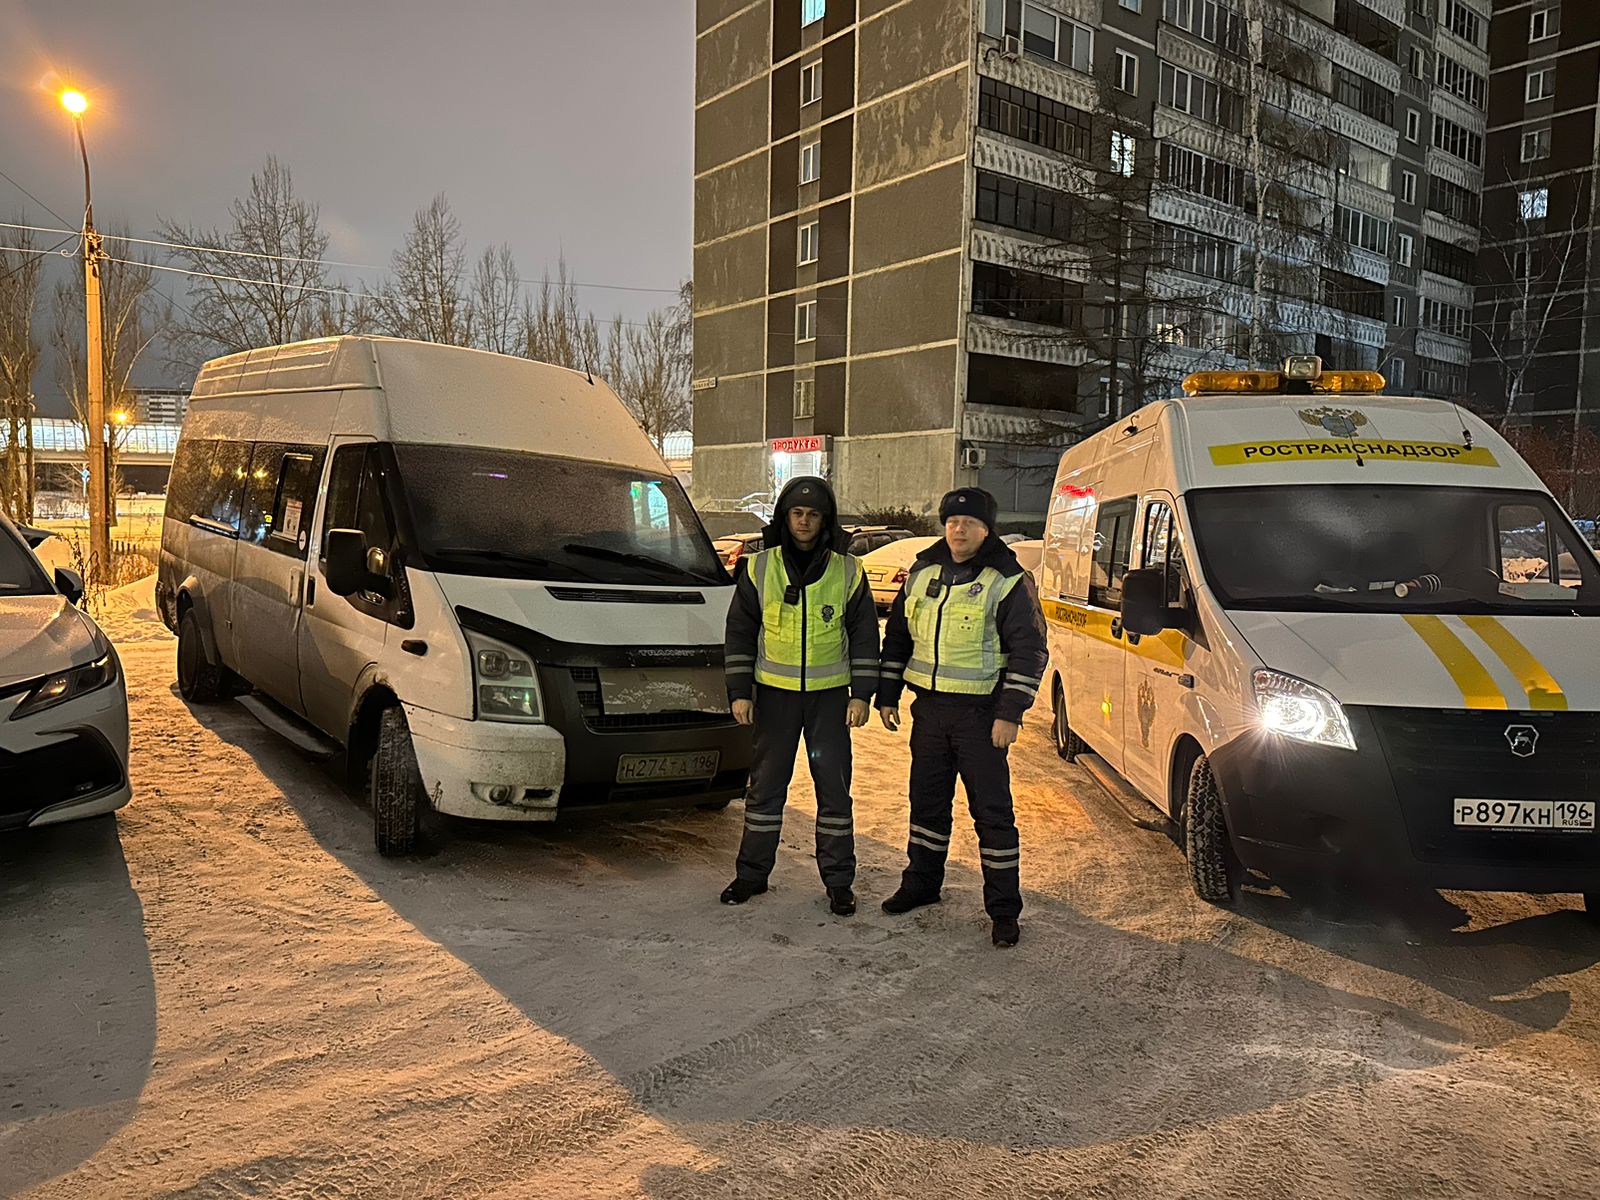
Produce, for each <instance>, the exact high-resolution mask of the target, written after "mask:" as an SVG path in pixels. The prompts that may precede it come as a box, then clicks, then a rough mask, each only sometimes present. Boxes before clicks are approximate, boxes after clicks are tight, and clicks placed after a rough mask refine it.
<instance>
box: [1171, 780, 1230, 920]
mask: <svg viewBox="0 0 1600 1200" xmlns="http://www.w3.org/2000/svg"><path fill="white" fill-rule="evenodd" d="M1183 848H1184V853H1185V854H1187V855H1188V860H1189V884H1190V886H1192V887H1193V888H1194V894H1195V895H1196V896H1199V897H1200V899H1202V900H1204V901H1205V902H1206V903H1207V904H1229V903H1232V901H1233V885H1234V875H1235V869H1234V861H1235V860H1234V856H1233V847H1232V846H1231V845H1230V844H1229V842H1228V827H1227V824H1226V823H1225V822H1224V821H1223V819H1222V796H1221V793H1220V792H1218V790H1217V779H1216V776H1215V775H1214V774H1212V771H1211V760H1210V759H1209V758H1206V757H1205V756H1204V755H1201V756H1200V757H1199V758H1197V759H1196V760H1195V763H1194V766H1193V767H1191V768H1190V769H1189V793H1188V796H1187V798H1186V799H1185V801H1184V805H1183Z"/></svg>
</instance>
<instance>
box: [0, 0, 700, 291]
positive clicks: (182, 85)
mask: <svg viewBox="0 0 1600 1200" xmlns="http://www.w3.org/2000/svg"><path fill="white" fill-rule="evenodd" d="M0 29H3V30H4V33H3V35H0V84H3V90H0V170H3V171H4V172H5V173H6V174H8V175H10V176H12V177H13V178H14V179H16V181H17V182H18V183H20V184H22V185H23V186H24V187H26V188H27V189H28V190H29V191H31V192H32V193H33V194H34V195H36V196H37V197H38V198H39V199H40V200H41V201H43V202H44V203H45V204H47V205H49V206H50V207H51V208H53V209H55V210H56V211H57V212H58V213H60V214H61V215H62V216H64V217H66V218H68V221H69V224H72V225H76V224H77V222H78V221H79V219H80V216H81V203H82V177H81V173H80V169H79V165H78V161H77V157H76V154H75V147H74V145H73V143H72V140H71V133H70V122H69V120H68V119H67V117H66V114H65V113H63V112H62V111H61V110H60V108H59V107H58V106H57V105H56V102H55V99H54V97H53V96H51V95H49V94H47V93H46V92H45V91H44V89H43V88H42V87H41V81H43V80H45V79H46V78H47V77H48V76H50V75H51V73H52V72H54V73H57V74H59V75H61V76H66V77H70V78H71V79H73V80H74V81H75V82H77V84H78V86H79V87H80V89H81V90H83V91H84V92H85V93H86V94H88V95H89V97H90V99H91V102H92V103H93V105H94V107H93V108H92V109H91V111H90V113H89V114H88V117H87V120H88V126H87V129H88V136H89V153H90V165H91V167H92V169H93V177H94V194H95V217H96V222H97V224H99V225H100V226H101V227H102V228H105V227H110V226H113V225H119V224H126V225H128V226H129V227H131V228H132V229H133V230H134V231H135V232H144V231H148V230H150V229H151V228H152V227H153V226H154V224H155V222H156V219H157V218H158V217H163V218H169V219H173V220H176V221H179V222H183V223H186V224H200V225H213V224H222V223H223V222H224V220H225V217H226V210H227V205H228V202H229V200H231V199H232V198H233V197H234V196H236V195H239V194H240V193H242V192H243V191H245V190H246V189H247V188H248V185H249V179H250V175H251V173H252V172H253V171H255V170H257V169H259V168H260V166H261V164H262V163H263V162H264V161H265V159H266V157H267V155H268V154H276V155H277V156H278V157H279V158H280V159H281V160H282V161H284V162H285V163H287V164H288V165H289V167H290V168H291V169H292V171H293V172H294V180H295V187H296V190H297V191H298V192H299V193H300V194H301V195H302V196H303V197H305V198H306V199H308V200H311V201H314V202H315V203H317V204H318V205H319V206H320V207H321V212H322V223H323V226H324V228H325V229H326V231H327V232H328V233H329V234H330V235H331V242H330V245H329V250H328V253H329V256H330V257H332V258H336V259H346V260H351V261H354V262H360V263H376V264H387V262H388V261H389V256H390V254H391V253H392V252H393V250H394V249H395V248H396V246H398V245H399V243H400V240H401V238H402V237H403V236H404V234H405V231H406V229H407V227H408V226H409V224H410V221H411V215H412V213H413V212H414V211H415V210H416V209H418V208H420V207H422V206H423V205H425V204H426V203H427V202H428V200H429V199H430V198H431V197H432V196H433V194H434V193H436V192H439V191H443V192H445V193H446V194H447V195H448V196H449V199H450V203H451V206H452V207H453V208H454V210H455V213H456V216H457V217H458V218H459V220H460V222H461V226H462V231H463V233H464V234H465V236H466V239H467V243H468V249H469V252H470V253H471V254H472V255H476V254H477V253H478V251H480V250H481V249H482V248H483V247H484V246H485V245H488V244H490V243H498V242H501V241H505V242H509V243H510V245H511V247H512V249H513V251H514V252H515V254H516V257H517V263H518V266H519V268H520V273H521V274H522V276H523V277H524V278H529V279H536V278H538V276H539V275H540V274H541V273H542V272H543V271H544V269H545V268H546V266H547V265H548V266H549V267H550V268H551V269H552V271H553V269H554V266H555V263H556V259H557V256H558V255H560V254H562V253H563V252H564V253H565V254H566V257H567V261H568V263H569V266H570V268H571V271H572V273H573V275H574V276H575V277H576V278H577V279H579V280H581V281H584V282H586V283H596V284H613V285H627V286H630V287H650V288H674V287H676V285H677V283H678V282H679V281H680V280H681V279H682V278H684V277H686V276H687V275H688V273H689V270H690V203H691V187H692V179H691V175H692V166H691V148H692V139H693V132H692V131H693V92H694V19H693V8H692V4H691V0H453V2H451V0H255V2H246V0H203V2H202V0H0ZM19 213H26V215H27V217H28V218H29V221H30V223H33V224H38V225H52V226H53V225H56V224H58V222H57V221H56V219H55V218H54V217H51V216H50V215H49V214H48V213H47V212H45V211H44V210H42V209H40V208H39V207H38V206H37V205H35V204H34V203H33V201H31V200H29V199H28V198H27V197H26V196H24V195H23V194H22V193H21V192H19V191H18V190H17V189H16V188H15V187H13V186H12V185H11V184H10V183H7V182H6V181H5V180H3V179H0V220H15V219H16V215H17V214H19ZM51 240H54V239H51ZM343 274H344V275H345V276H346V278H347V281H348V282H350V283H352V284H355V283H358V281H359V279H360V277H361V273H360V272H353V271H345V272H343ZM367 277H368V278H369V279H375V278H376V276H375V275H373V274H371V273H368V276H367ZM177 279H178V277H176V276H169V277H166V278H165V279H164V280H163V283H165V284H168V285H170V284H172V283H173V282H175V281H176V280H177ZM579 298H580V301H582V302H583V303H584V304H585V305H586V306H587V307H589V308H591V309H593V310H594V311H596V312H597V313H599V314H601V315H608V314H610V313H613V312H617V311H621V312H622V313H624V314H625V315H626V316H628V317H636V316H638V315H640V314H642V313H644V312H646V311H648V310H649V309H650V308H651V307H654V306H656V305H658V304H664V303H667V302H669V301H670V300H671V297H670V296H666V295H655V294H651V293H649V292H643V291H611V290H601V289H598V288H589V289H585V290H583V291H581V292H580V293H579Z"/></svg>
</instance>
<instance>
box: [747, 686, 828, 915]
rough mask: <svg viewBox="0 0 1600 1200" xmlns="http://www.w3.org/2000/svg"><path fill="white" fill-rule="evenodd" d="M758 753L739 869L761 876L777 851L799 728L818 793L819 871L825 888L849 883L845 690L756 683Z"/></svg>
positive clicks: (763, 877)
mask: <svg viewBox="0 0 1600 1200" xmlns="http://www.w3.org/2000/svg"><path fill="white" fill-rule="evenodd" d="M755 703H756V747H755V749H756V754H755V764H754V765H753V766H752V767H751V768H750V790H749V792H748V794H747V795H746V796H745V801H744V838H743V840H741V841H740V843H739V865H738V876H739V878H740V879H749V880H752V881H756V882H762V883H764V882H766V878H767V876H768V875H770V874H771V873H772V865H773V863H774V862H776V861H777V857H778V837H779V835H780V834H781V833H782V832H783V806H784V803H785V802H786V801H787V800H788V798H789V780H790V779H791V778H792V777H793V776H794V756H795V752H796V751H797V750H798V749H799V747H800V737H801V735H802V734H804V735H805V741H806V761H807V762H809V763H810V764H811V782H812V784H813V785H814V787H815V788H816V793H817V870H818V871H819V872H820V873H821V875H822V884H823V886H824V887H849V886H850V885H851V884H852V883H854V882H855V878H856V835H855V825H854V822H853V820H852V818H851V804H850V768H851V763H850V730H849V727H848V726H846V725H845V714H846V711H847V709H848V708H849V705H850V689H849V688H847V687H840V688H829V689H828V690H827V691H823V692H791V691H786V690H785V689H783V688H775V687H768V686H766V685H765V684H760V683H758V684H756V693H755Z"/></svg>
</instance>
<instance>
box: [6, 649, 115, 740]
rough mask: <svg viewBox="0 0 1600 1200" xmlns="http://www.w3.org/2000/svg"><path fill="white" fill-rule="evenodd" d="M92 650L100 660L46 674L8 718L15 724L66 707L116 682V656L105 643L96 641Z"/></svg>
mask: <svg viewBox="0 0 1600 1200" xmlns="http://www.w3.org/2000/svg"><path fill="white" fill-rule="evenodd" d="M95 649H96V650H97V651H98V652H99V657H97V658H96V659H95V660H94V661H93V662H88V663H84V664H83V665H82V666H81V667H70V668H68V669H67V670H65V671H61V672H58V673H57V674H55V675H48V676H46V677H45V678H43V679H41V680H39V682H38V683H36V684H34V685H33V687H32V688H30V689H29V690H28V694H27V695H25V696H24V697H23V698H22V703H21V704H19V705H17V707H16V708H14V709H12V710H11V716H10V718H9V719H10V720H13V721H15V720H17V719H18V718H20V717H31V716H33V714H34V713H39V712H43V711H44V710H45V709H47V708H54V707H55V706H56V705H58V704H65V703H66V702H67V701H68V700H76V699H77V698H78V697H79V696H86V695H88V694H89V693H90V692H97V691H99V690H100V689H101V688H103V687H110V686H111V685H112V684H113V683H115V682H116V681H117V656H116V655H115V654H113V653H112V651H111V647H110V645H109V644H107V643H104V642H97V643H96V645H95Z"/></svg>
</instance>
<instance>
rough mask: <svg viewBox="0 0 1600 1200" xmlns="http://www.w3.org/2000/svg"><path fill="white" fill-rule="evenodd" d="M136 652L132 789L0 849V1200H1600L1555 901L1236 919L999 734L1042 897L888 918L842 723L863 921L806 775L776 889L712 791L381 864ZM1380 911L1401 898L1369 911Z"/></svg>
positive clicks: (1164, 854) (321, 803)
mask: <svg viewBox="0 0 1600 1200" xmlns="http://www.w3.org/2000/svg"><path fill="white" fill-rule="evenodd" d="M172 657H173V655H172V645H171V643H170V642H167V641H162V640H158V639H155V638H151V639H149V640H145V641H142V642H137V643H125V645H124V661H125V663H126V665H127V669H128V673H129V676H130V680H131V686H132V696H133V711H134V716H133V723H134V729H133V733H134V745H135V747H136V750H135V759H134V766H133V770H134V782H135V787H136V796H135V800H134V802H133V804H132V805H131V806H130V807H129V808H128V809H127V810H125V812H124V813H123V814H122V815H121V817H120V819H119V820H118V821H117V822H116V823H112V822H110V821H99V822H93V823H89V824H83V825H76V826H67V827H59V828H57V829H55V830H51V831H39V832H37V833H34V834H29V835H24V836H18V837H12V838H10V839H8V840H6V841H3V842H0V954H3V960H0V961H3V968H0V1195H6V1196H9V1195H13V1194H21V1195H26V1196H30V1197H71V1198H74V1200H76V1198H78V1197H128V1196H173V1197H180V1196H181V1197H186V1198H196V1200H198V1198H210V1197H239V1196H317V1197H385V1198H388V1197H408V1196H416V1197H424V1196H449V1197H452V1198H456V1197H477V1196H485V1197H556V1196H606V1197H610V1196H646V1197H658V1198H663V1200H664V1198H669V1197H672V1198H683V1200H690V1198H694V1200H701V1198H708V1197H734V1196H738V1197H774V1198H776V1197H785V1198H798V1197H813V1196H815V1197H822V1196H828V1197H880V1196H908V1197H918V1198H919V1200H930V1198H934V1197H969V1196H971V1197H977V1196H984V1197H997V1198H998V1197H1047V1196H1048V1197H1069V1196H1070V1197H1083V1196H1088V1197H1113V1196H1114V1197H1139V1198H1146V1197H1166V1196H1174V1197H1176V1196H1184V1197H1213V1196H1215V1197H1223V1196H1228V1197H1233V1196H1253V1197H1288V1196H1308V1197H1318V1198H1319V1200H1324V1198H1327V1197H1344V1196H1351V1197H1357V1196H1359V1197H1410V1196H1427V1197H1432V1198H1439V1197H1457V1196H1486V1197H1502V1196H1505V1197H1509V1196H1517V1197H1531V1196H1540V1197H1544V1196H1549V1197H1592V1196H1594V1195H1595V1194H1596V1191H1597V1189H1600V1183H1597V1181H1600V1087H1597V1084H1600V967H1597V965H1596V964H1597V963H1600V933H1597V932H1596V931H1595V930H1594V929H1593V928H1592V927H1591V926H1589V925H1588V924H1586V923H1585V921H1584V920H1583V918H1582V917H1581V915H1580V914H1579V913H1578V912H1577V911H1575V910H1574V909H1573V908H1572V907H1571V906H1572V905H1573V904H1574V903H1575V901H1574V899H1573V898H1571V897H1557V898H1551V899H1529V898H1523V897H1502V896H1495V897H1483V896H1478V897H1453V899H1456V900H1458V901H1459V902H1460V907H1459V908H1458V907H1456V906H1455V905H1454V904H1451V903H1447V902H1445V901H1443V900H1435V901H1433V902H1431V903H1424V902H1422V901H1419V900H1415V899H1412V900H1396V901H1393V902H1392V903H1391V904H1390V906H1389V910H1388V911H1387V912H1386V913H1385V914H1384V915H1381V916H1378V915H1370V914H1369V915H1360V916H1354V917H1352V916H1350V915H1348V914H1346V915H1344V916H1342V917H1330V916H1325V915H1316V914H1313V913H1311V912H1308V911H1307V910H1306V909H1305V908H1303V907H1302V906H1300V905H1298V904H1296V903H1295V902H1293V901H1291V900H1288V899H1286V898H1283V897H1281V896H1274V895H1265V894H1257V895H1250V896H1247V897H1246V898H1245V899H1244V900H1243V901H1242V903H1241V905H1240V906H1239V908H1238V910H1237V911H1236V912H1234V913H1225V912H1220V911H1217V910H1214V909H1210V908H1207V907H1206V906H1204V905H1201V904H1199V903H1198V902H1196V901H1195V900H1193V899H1192V898H1191V896H1190V894H1189V892H1188V891H1187V889H1186V887H1185V884H1184V879H1183V873H1182V864H1181V861H1180V859H1179V856H1178V854H1177V852H1176V851H1175V850H1174V848H1173V847H1172V846H1171V844H1170V843H1168V842H1166V841H1164V840H1163V839H1162V838H1161V837H1160V835H1158V834H1154V833H1148V832H1143V831H1140V830H1138V829H1135V828H1133V827H1132V826H1131V825H1130V824H1129V823H1128V822H1127V821H1126V820H1125V819H1124V818H1123V817H1122V816H1121V815H1120V813H1118V811H1117V810H1115V809H1114V808H1113V807H1112V806H1111V805H1110V804H1108V803H1107V802H1106V801H1105V800H1104V799H1103V798H1102V797H1101V796H1099V795H1098V794H1097V793H1096V791H1095V790H1094V786H1093V784H1092V783H1090V782H1089V780H1088V778H1087V776H1084V775H1082V774H1081V773H1080V772H1079V771H1078V769H1077V768H1075V767H1067V766H1065V765H1064V764H1062V763H1061V762H1060V761H1059V760H1058V759H1056V757H1055V756H1054V754H1053V753H1052V752H1051V749H1050V747H1049V744H1048V740H1047V732H1048V730H1047V726H1046V725H1045V723H1044V722H1043V721H1040V720H1038V719H1037V718H1036V719H1035V720H1034V722H1033V723H1032V724H1030V725H1029V726H1028V728H1027V729H1026V730H1025V731H1024V733H1023V738H1022V741H1021V743H1020V744H1019V746H1018V749H1017V751H1016V755H1015V762H1016V772H1015V773H1016V776H1017V781H1018V788H1019V801H1018V815H1019V824H1020V825H1021V828H1022V839H1023V885H1024V889H1025V895H1026V900H1027V905H1028V908H1027V911H1026V912H1025V913H1024V915H1023V922H1024V940H1023V943H1022V945H1021V946H1020V947H1019V948H1018V949H1017V950H1015V951H1010V952H1001V951H996V950H995V949H993V948H992V947H990V945H989V943H988V936H987V926H986V924H985V922H984V920H983V917H982V912H981V908H980V905H979V896H978V893H979V880H978V876H977V871H976V866H975V864H976V845H975V843H974V840H973V838H972V834H971V827H970V825H966V826H963V825H961V824H960V823H958V827H957V828H958V833H957V837H956V849H955V858H954V859H953V861H952V872H951V878H950V881H949V884H948V886H947V890H946V903H945V904H943V905H942V906H939V907H937V908H934V909H928V910H923V911H921V912H919V913H916V914H913V915H911V916H909V917H902V918H890V917H887V916H885V915H884V914H882V913H881V912H879V911H878V908H877V901H878V900H879V899H881V898H882V897H883V896H884V895H885V894H887V892H888V891H889V890H891V889H892V887H893V883H894V875H895V872H896V871H897V869H898V867H899V865H900V862H901V857H902V853H903V849H902V848H903V837H904V825H905V816H904V811H905V810H904V799H903V791H904V778H905V771H906V741H905V737H904V734H903V733H902V734H901V735H900V736H898V737H896V736H892V735H889V734H887V733H885V732H884V731H883V730H881V729H879V728H876V727H874V728H872V729H871V730H868V731H866V732H864V733H863V734H861V735H860V736H859V737H858V739H857V742H856V746H857V763H858V774H857V780H858V786H857V795H858V800H857V826H858V830H859V836H860V842H859V853H860V857H861V860H862V864H863V873H862V878H861V880H860V885H859V889H858V890H859V891H860V892H861V894H862V898H863V905H862V911H861V913H860V914H859V915H858V916H856V917H854V918H852V919H849V920H838V919H834V918H831V917H829V916H828V915H827V913H826V909H825V907H824V904H823V897H822V892H821V889H820V886H819V884H818V882H817V879H816V874H815V869H814V866H813V864H812V862H811V860H810V857H809V853H808V845H809V841H810V828H809V818H810V815H811V812H812V808H811V801H810V796H809V790H808V789H807V788H804V787H802V788H800V789H798V793H799V794H798V795H797V797H796V802H795V805H794V809H793V810H792V816H791V820H790V823H789V826H788V827H787V828H786V830H785V834H784V850H783V855H782V858H781V860H780V864H779V869H778V872H777V874H776V876H775V877H774V885H775V886H774V888H773V890H772V892H771V893H770V894H768V895H767V896H764V897H761V898H759V899H758V900H756V901H754V902H752V903H751V904H749V905H747V906H745V907H744V908H741V909H729V908H724V907H722V906H719V905H718V904H717V892H718V891H719V890H720V888H721V887H722V886H723V884H725V883H726V882H727V880H728V879H729V878H731V870H732V863H733V855H734V849H735V846H736V843H737V839H738V834H739V817H738V806H737V805H735V806H734V808H733V809H731V810H730V811H728V812H725V813H720V814H710V813H699V812H692V813H687V814H675V815H671V816H667V817H662V818H660V819H655V820H649V821H645V822H642V823H622V822H604V823H589V824H581V825H574V826H570V827H562V828H558V829H555V830H532V831H528V830H519V831H509V832H491V833H486V834H482V835H473V836H470V837H466V838H463V839H460V840H458V841H456V842H455V843H454V844H452V845H451V846H450V847H449V848H448V849H447V850H445V851H444V852H443V853H442V854H440V855H438V856H437V857H435V858H432V859H430V860H426V861H414V862H389V861H385V860H382V859H380V858H378V857H377V855H376V854H375V853H374V852H373V850H372V848H371V834H370V826H369V824H368V821H367V818H366V814H365V812H364V810H363V809H362V808H361V807H360V805H359V804H358V803H357V802H356V801H354V800H352V799H351V798H350V797H349V796H347V795H346V794H345V793H344V792H343V791H341V789H340V788H339V787H338V786H337V785H336V783H335V782H334V780H333V777H332V774H331V772H330V770H329V769H328V768H327V767H325V766H323V765H319V764H317V763H314V762H311V761H309V760H308V759H307V758H305V757H304V756H303V755H302V754H301V753H300V752H298V751H296V750H295V749H293V748H292V747H290V746H289V745H287V744H286V743H284V742H283V741H281V740H279V739H278V738H277V737H276V736H275V735H273V734H272V733H270V732H268V731H267V730H266V729H264V728H263V727H262V726H260V725H259V724H257V722H256V721H255V720H254V719H253V718H252V717H251V716H250V715H249V713H247V712H246V711H245V710H244V709H243V708H241V707H239V706H238V705H236V704H229V705H226V706H223V707H221V708H218V709H208V710H197V711H193V712H191V710H190V709H189V708H188V707H187V706H185V705H184V704H183V703H182V702H181V701H180V700H179V699H178V698H177V696H176V695H175V693H174V691H173V688H172V679H173V672H172ZM1397 909H1398V910H1403V911H1396V910H1397Z"/></svg>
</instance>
